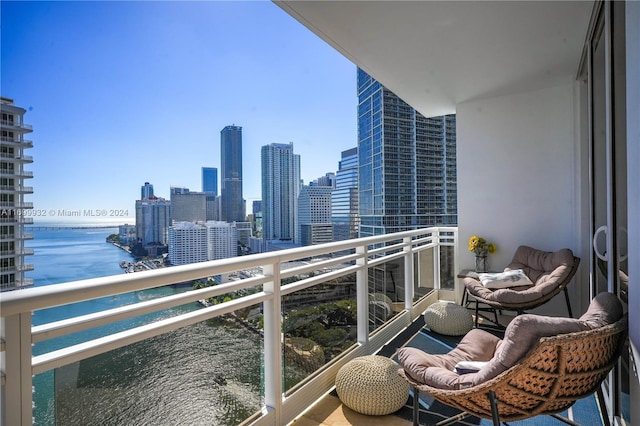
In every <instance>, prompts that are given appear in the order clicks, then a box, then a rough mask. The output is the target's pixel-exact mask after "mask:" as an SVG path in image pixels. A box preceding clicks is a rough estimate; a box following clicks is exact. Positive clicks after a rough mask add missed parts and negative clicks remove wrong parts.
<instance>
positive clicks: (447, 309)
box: [423, 301, 473, 336]
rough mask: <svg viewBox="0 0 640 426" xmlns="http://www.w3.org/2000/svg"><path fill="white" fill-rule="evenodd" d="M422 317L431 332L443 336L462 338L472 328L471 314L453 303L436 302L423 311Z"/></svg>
mask: <svg viewBox="0 0 640 426" xmlns="http://www.w3.org/2000/svg"><path fill="white" fill-rule="evenodd" d="M423 316H424V323H425V324H426V326H427V327H429V329H430V330H431V331H434V332H436V333H440V334H444V335H445V336H462V335H463V334H467V333H468V332H469V331H470V330H471V329H472V328H473V318H472V317H471V312H469V310H468V309H467V308H465V307H464V306H460V305H458V304H455V303H453V302H444V301H440V302H436V303H434V304H432V305H430V306H429V307H428V308H427V310H426V311H424V314H423Z"/></svg>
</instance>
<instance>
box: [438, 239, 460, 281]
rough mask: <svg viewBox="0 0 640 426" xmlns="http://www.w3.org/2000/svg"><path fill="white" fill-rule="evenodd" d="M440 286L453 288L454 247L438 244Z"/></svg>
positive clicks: (454, 275) (454, 277) (454, 276)
mask: <svg viewBox="0 0 640 426" xmlns="http://www.w3.org/2000/svg"><path fill="white" fill-rule="evenodd" d="M439 249H440V288H441V289H442V290H454V289H455V288H454V287H455V283H456V271H455V247H453V246H440V247H439Z"/></svg>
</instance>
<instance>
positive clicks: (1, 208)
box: [0, 98, 33, 291]
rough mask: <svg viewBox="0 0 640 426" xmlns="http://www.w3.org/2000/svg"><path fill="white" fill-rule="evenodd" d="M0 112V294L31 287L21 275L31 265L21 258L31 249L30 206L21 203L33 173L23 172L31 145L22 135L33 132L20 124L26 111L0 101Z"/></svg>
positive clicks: (27, 279)
mask: <svg viewBox="0 0 640 426" xmlns="http://www.w3.org/2000/svg"><path fill="white" fill-rule="evenodd" d="M0 112H1V114H2V121H1V122H0V131H1V132H2V136H1V138H0V189H1V191H0V266H1V267H0V291H5V290H14V289H18V288H22V287H27V286H30V285H33V280H32V279H29V278H25V272H27V271H32V270H33V264H30V263H26V262H25V257H26V256H27V255H31V254H33V249H31V248H26V247H25V240H29V239H32V238H33V235H32V234H29V233H25V232H24V225H28V224H32V223H33V217H31V216H30V215H29V214H28V211H29V210H30V209H32V208H33V203H30V202H25V201H24V196H25V195H26V194H32V193H33V188H32V187H30V186H25V185H24V183H25V179H29V178H32V177H33V172H30V171H26V170H24V166H25V165H26V164H29V163H32V162H33V158H32V157H31V156H29V155H24V151H25V150H27V149H29V148H32V147H33V143H32V142H31V141H30V140H27V139H25V138H24V135H25V134H27V133H30V132H31V131H32V130H33V129H32V127H31V126H30V125H28V124H25V122H24V114H25V112H26V110H25V109H24V108H21V107H19V106H17V105H15V104H14V102H13V100H12V99H8V98H1V99H0Z"/></svg>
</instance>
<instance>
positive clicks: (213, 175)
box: [202, 167, 218, 196]
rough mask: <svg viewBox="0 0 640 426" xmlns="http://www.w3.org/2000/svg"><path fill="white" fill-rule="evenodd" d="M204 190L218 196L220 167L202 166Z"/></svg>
mask: <svg viewBox="0 0 640 426" xmlns="http://www.w3.org/2000/svg"><path fill="white" fill-rule="evenodd" d="M202 192H210V193H212V194H213V195H214V196H218V169H216V168H215V167H203V168H202Z"/></svg>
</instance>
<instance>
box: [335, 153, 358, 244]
mask: <svg viewBox="0 0 640 426" xmlns="http://www.w3.org/2000/svg"><path fill="white" fill-rule="evenodd" d="M331 223H332V224H333V240H334V241H341V240H348V239H351V238H357V237H358V230H359V225H360V220H359V215H358V148H357V147H355V148H351V149H348V150H346V151H342V158H341V160H340V162H339V163H338V171H337V172H336V188H335V189H334V190H333V192H332V193H331Z"/></svg>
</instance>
